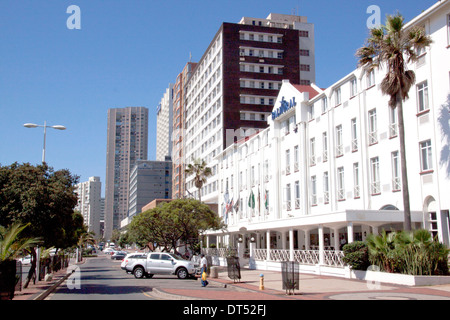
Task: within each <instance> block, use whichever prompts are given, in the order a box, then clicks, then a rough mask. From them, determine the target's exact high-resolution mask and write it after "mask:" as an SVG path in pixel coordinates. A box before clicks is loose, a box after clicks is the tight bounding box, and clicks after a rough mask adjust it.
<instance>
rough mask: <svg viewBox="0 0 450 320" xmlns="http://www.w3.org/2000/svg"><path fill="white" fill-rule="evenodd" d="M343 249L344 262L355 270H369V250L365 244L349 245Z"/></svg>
mask: <svg viewBox="0 0 450 320" xmlns="http://www.w3.org/2000/svg"><path fill="white" fill-rule="evenodd" d="M342 249H343V251H344V258H343V261H344V262H345V263H346V264H348V265H349V266H350V268H352V269H353V270H367V268H368V267H369V266H370V261H369V250H368V248H367V244H366V243H365V242H362V241H355V242H352V243H348V244H346V245H345V246H344V247H343V248H342Z"/></svg>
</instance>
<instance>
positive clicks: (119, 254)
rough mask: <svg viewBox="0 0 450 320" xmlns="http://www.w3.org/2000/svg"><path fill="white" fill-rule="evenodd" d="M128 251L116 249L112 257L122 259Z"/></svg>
mask: <svg viewBox="0 0 450 320" xmlns="http://www.w3.org/2000/svg"><path fill="white" fill-rule="evenodd" d="M127 254H128V253H127V252H125V251H116V252H114V253H113V254H112V255H111V259H113V260H122V259H123V258H125V257H126V256H127Z"/></svg>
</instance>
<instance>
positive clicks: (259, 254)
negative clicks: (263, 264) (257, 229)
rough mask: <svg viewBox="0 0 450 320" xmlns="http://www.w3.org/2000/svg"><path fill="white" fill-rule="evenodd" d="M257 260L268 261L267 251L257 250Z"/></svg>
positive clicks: (255, 253)
mask: <svg viewBox="0 0 450 320" xmlns="http://www.w3.org/2000/svg"><path fill="white" fill-rule="evenodd" d="M253 252H254V255H255V260H260V261H261V260H266V259H267V249H255V250H254V251H253Z"/></svg>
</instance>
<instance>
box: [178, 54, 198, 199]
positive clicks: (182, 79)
mask: <svg viewBox="0 0 450 320" xmlns="http://www.w3.org/2000/svg"><path fill="white" fill-rule="evenodd" d="M196 65H197V63H195V62H188V63H187V64H186V66H185V67H184V68H183V71H182V72H181V73H180V74H179V75H178V77H177V79H176V81H175V84H174V86H173V133H172V139H173V144H172V161H173V171H172V178H173V180H172V196H173V198H174V199H180V198H183V197H184V196H185V175H184V170H185V163H184V134H185V125H184V114H185V108H184V103H185V87H186V82H187V81H188V79H189V78H190V77H191V75H192V70H193V69H194V68H195V66H196Z"/></svg>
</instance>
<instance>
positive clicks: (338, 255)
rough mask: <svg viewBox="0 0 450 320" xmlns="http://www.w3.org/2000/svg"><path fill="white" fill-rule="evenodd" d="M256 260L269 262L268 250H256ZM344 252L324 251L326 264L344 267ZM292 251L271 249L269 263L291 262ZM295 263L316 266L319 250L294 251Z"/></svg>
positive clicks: (254, 252) (318, 260)
mask: <svg viewBox="0 0 450 320" xmlns="http://www.w3.org/2000/svg"><path fill="white" fill-rule="evenodd" d="M253 254H254V255H253V257H254V259H255V260H259V261H265V260H267V249H254V251H253ZM343 257H344V252H343V251H337V250H324V264H325V265H327V266H332V267H344V266H345V263H344V262H343V260H342V258H343ZM289 260H290V251H289V250H288V249H270V250H269V261H289ZM294 261H296V262H298V263H300V264H308V265H316V264H319V262H320V256H319V250H294Z"/></svg>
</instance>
